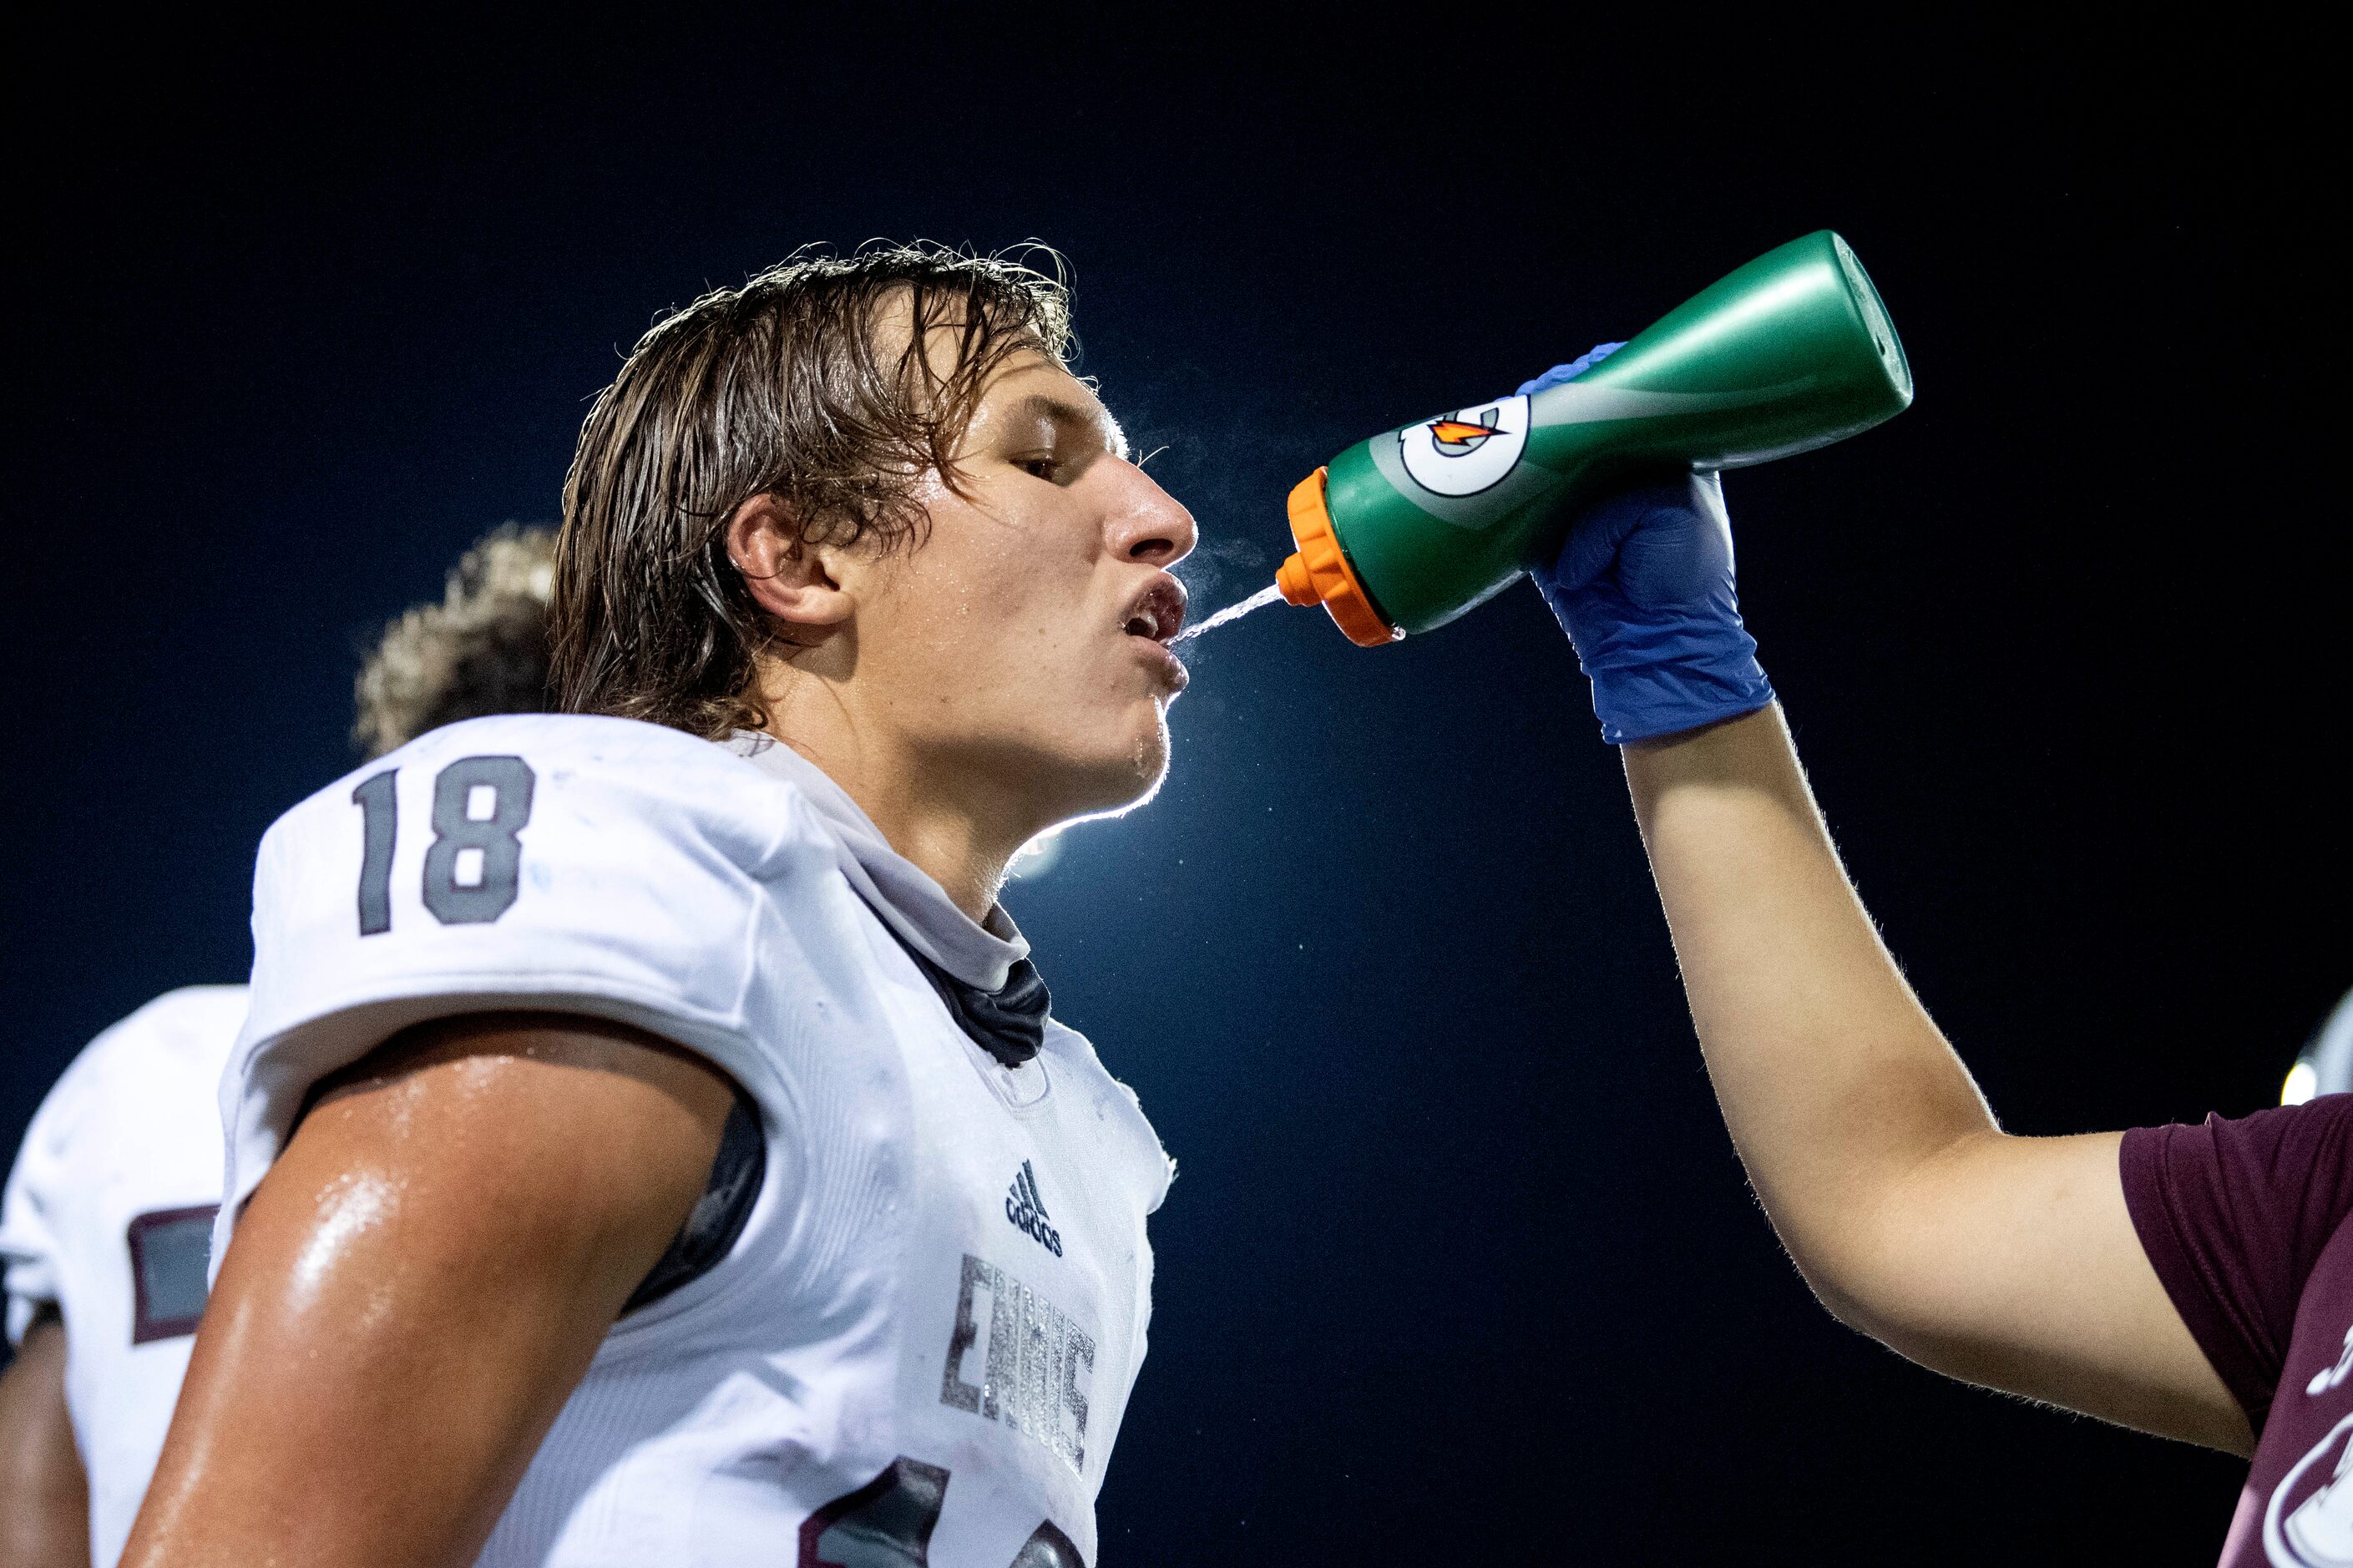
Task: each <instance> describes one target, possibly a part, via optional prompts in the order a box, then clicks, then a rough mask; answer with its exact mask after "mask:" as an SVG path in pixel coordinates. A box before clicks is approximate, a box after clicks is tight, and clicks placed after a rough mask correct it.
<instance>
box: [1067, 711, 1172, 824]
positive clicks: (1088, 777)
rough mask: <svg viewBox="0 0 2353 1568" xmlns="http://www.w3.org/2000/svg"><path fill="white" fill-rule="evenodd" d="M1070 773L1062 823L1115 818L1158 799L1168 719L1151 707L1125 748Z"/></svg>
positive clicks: (1165, 758)
mask: <svg viewBox="0 0 2353 1568" xmlns="http://www.w3.org/2000/svg"><path fill="white" fill-rule="evenodd" d="M1074 760H1075V759H1074ZM1072 773H1073V777H1072V784H1073V785H1074V787H1073V789H1072V791H1071V805H1070V808H1069V809H1068V810H1067V811H1066V812H1065V814H1064V820H1065V821H1070V820H1074V819H1076V818H1079V817H1082V816H1119V815H1121V814H1122V813H1124V812H1129V811H1134V809H1135V808H1136V807H1137V806H1139V805H1144V804H1145V802H1146V801H1149V800H1150V799H1151V798H1152V797H1153V796H1154V795H1158V794H1159V793H1160V785H1161V784H1162V783H1163V782H1164V781H1165V780H1166V778H1167V777H1168V718H1167V715H1166V713H1165V712H1164V711H1163V710H1162V709H1161V706H1160V704H1158V703H1156V702H1155V703H1154V704H1153V707H1152V716H1151V719H1150V721H1149V722H1147V723H1145V724H1142V725H1139V726H1138V727H1137V729H1136V731H1135V732H1134V734H1133V735H1131V736H1130V737H1129V741H1128V744H1127V745H1126V746H1125V747H1124V748H1123V749H1121V750H1120V751H1118V752H1106V753H1104V754H1102V755H1099V756H1095V757H1091V758H1088V759H1087V760H1086V761H1085V762H1084V763H1081V764H1080V765H1079V766H1078V767H1077V768H1074V769H1073V770H1072Z"/></svg>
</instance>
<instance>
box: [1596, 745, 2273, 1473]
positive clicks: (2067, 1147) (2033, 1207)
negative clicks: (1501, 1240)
mask: <svg viewBox="0 0 2353 1568" xmlns="http://www.w3.org/2000/svg"><path fill="white" fill-rule="evenodd" d="M1625 762H1626V777H1627V782H1628V784H1629V785H1630V787H1631V789H1632V792H1633V797H1634V807H1635V811H1636V814H1637V816H1639V817H1640V818H1641V826H1642V836H1643V840H1644V842H1645V844H1647V846H1648V847H1649V849H1650V854H1651V868H1652V871H1653V873H1654V875H1655V876H1656V877H1657V879H1658V885H1659V894H1660V898H1661V900H1662V902H1663V903H1664V904H1665V907H1666V913H1667V923H1668V925H1669V927H1670V928H1671V930H1672V931H1673V934H1674V942H1675V953H1676V957H1677V958H1678V959H1679V960H1680V962H1681V963H1682V966H1683V984H1684V988H1685V990H1686V991H1687V992H1688V993H1689V995H1690V999H1691V1009H1692V1017H1693V1020H1694V1023H1695V1025H1696V1026H1697V1027H1698V1031H1699V1040H1700V1048H1701V1051H1702V1052H1703V1054H1704V1056H1705V1057H1706V1058H1707V1068H1708V1076H1709V1078H1710V1079H1712V1080H1713V1081H1714V1083H1715V1092H1716V1099H1717V1100H1718V1102H1719V1103H1720V1104H1721V1105H1722V1107H1723V1110H1724V1116H1725V1122H1726V1123H1727V1124H1728V1125H1729V1126H1730V1128H1731V1130H1732V1137H1733V1142H1735V1143H1736V1145H1737V1146H1738V1148H1739V1151H1740V1156H1741V1159H1742V1161H1743V1162H1744V1163H1746V1166H1747V1168H1748V1174H1749V1179H1750V1181H1751V1182H1752V1183H1753V1184H1755V1186H1756V1189H1757V1196H1758V1198H1759V1199H1760V1200H1762V1201H1763V1203H1764V1205H1765V1208H1766V1212H1767V1214H1769V1215H1771V1216H1772V1220H1773V1226H1774V1228H1775V1229H1776V1230H1777V1231H1778V1232H1779V1234H1780V1237H1781V1241H1782V1243H1783V1245H1784V1246H1786V1247H1788V1249H1789V1254H1790V1256H1791V1257H1792V1258H1795V1259H1796V1260H1797V1264H1798V1267H1799V1269H1800V1270H1801V1271H1803V1273H1804V1275H1805V1277H1806V1279H1807V1282H1808V1283H1809V1284H1810V1285H1811V1286H1812V1287H1813V1289H1814V1290H1815V1292H1816V1293H1817V1294H1818V1295H1820V1298H1821V1300H1822V1302H1823V1304H1824V1305H1825V1306H1827V1307H1828V1308H1829V1309H1830V1310H1831V1312H1832V1313H1834V1314H1836V1315H1837V1316H1838V1318H1839V1319H1840V1320H1841V1321H1844V1322H1846V1323H1848V1324H1849V1325H1851V1326H1852V1327H1854V1328H1856V1329H1859V1330H1861V1331H1863V1332H1865V1333H1868V1334H1871V1335H1872V1336H1873V1337H1874V1338H1877V1339H1879V1340H1881V1341H1883V1342H1885V1343H1886V1344H1888V1345H1889V1346H1891V1347H1893V1348H1894V1350H1896V1351H1898V1352H1902V1353H1903V1354H1905V1355H1906V1356H1909V1357H1911V1358H1912V1359H1913V1360H1915V1361H1917V1362H1919V1363H1922V1364H1924V1365H1926V1366H1930V1367H1934V1368H1936V1370H1937V1371H1939V1372H1943V1373H1949V1374H1950V1375H1952V1376H1955V1377H1959V1378H1965V1379H1967V1380H1968V1381H1969V1382H1972V1383H1978V1384H1985V1385H1987V1386H1989V1387H1993V1388H2000V1389H2007V1390H2009V1391H2010V1392H2011V1393H2013V1394H2024V1395H2026V1396H2028V1397H2030V1398H2033V1399H2042V1400H2048V1401H2050V1402H2051V1403H2052V1404H2054V1405H2064V1406H2066V1407H2068V1408H2070V1409H2073V1410H2080V1411H2084V1412H2085V1413H2086V1414H2088V1415H2098V1416H2102V1417H2104V1418H2105V1419H2107V1420H2110V1421H2115V1422H2117V1423H2120V1424H2121V1425H2124V1426H2134V1427H2138V1428H2139V1429H2141V1430H2143V1431H2147V1432H2155V1433H2158V1434H2159V1435H2161V1436H2170V1437H2179V1438H2182V1439H2185V1440H2187V1441H2189V1442H2193V1443H2201V1444H2204V1445H2206V1446H2208V1447H2215V1448H2222V1449H2227V1450H2228V1451H2230V1452H2232V1453H2234V1454H2242V1455H2243V1454H2246V1453H2249V1452H2250V1451H2251V1450H2252V1449H2253V1433H2252V1432H2250V1431H2249V1429H2248V1426H2247V1421H2246V1416H2245V1415H2244V1414H2243V1413H2242V1411H2241V1410H2240V1408H2239V1405H2238V1402H2237V1401H2236V1400H2235V1399H2233V1398H2232V1395H2231V1393H2230V1391H2229V1389H2228V1388H2227V1387H2225V1386H2224V1384H2223V1383H2222V1380H2221V1377H2220V1376H2218V1375H2217V1374H2216V1373H2215V1372H2214V1369H2213V1368H2212V1367H2211V1365H2209V1364H2208V1363H2207V1361H2206V1358H2205V1355H2204V1354H2203V1352H2200V1350H2199V1348H2198V1345H2197V1342H2195V1341H2194V1340H2192V1339H2191V1338H2190V1335H2189V1330H2188V1329H2187V1328H2186V1327H2185V1326H2184V1325H2183V1324H2182V1321H2181V1319H2180V1316H2179V1314H2178V1313H2177V1312H2176V1311H2175V1310H2174V1308H2173V1304H2172V1302H2171V1300H2169V1299H2168V1297H2167V1295H2166V1293H2165V1288H2164V1287H2163V1285H2161V1284H2160V1283H2159V1282H2158V1278H2157V1274H2156V1272H2155V1270H2154V1269H2152V1268H2150V1267H2149V1263H2148V1259H2147V1255H2146V1254H2145V1253H2143V1251H2142V1250H2141V1245H2140V1241H2139V1238H2138V1237H2137V1235H2136V1234H2135V1232H2134V1229H2133V1225H2132V1220H2131V1217H2130V1215H2128V1214H2127V1213H2126V1208H2125V1200H2124V1188H2123V1183H2122V1180H2121V1178H2120V1177H2119V1176H2118V1174H2117V1169H2116V1148H2117V1142H2118V1137H2117V1135H2116V1134H2115V1133H2100V1134H2092V1135H2086V1136H2081V1137H2072V1138H2018V1137H2012V1136H2010V1135H2008V1134H2006V1133H2004V1132H2003V1131H2001V1130H2000V1127H1999V1126H1997V1125H1996V1124H1995V1122H1994V1120H1993V1117H1992V1114H1991V1113H1990V1112H1989V1110H1987V1108H1986V1104H1985V1101H1984V1100H1983V1098H1982V1097H1980V1096H1979V1094H1978V1089H1977V1086H1976V1085H1975V1084H1974V1083H1972V1082H1971V1081H1970V1079H1969V1076H1968V1071H1967V1070H1966V1069H1965V1068H1963V1067H1962V1066H1961V1063H1960V1060H1959V1058H1957V1057H1956V1056H1955V1055H1954V1054H1953V1051H1952V1047H1949V1046H1948V1045H1947V1044H1946V1043H1945V1039H1944V1037H1943V1036H1942V1035H1941V1034H1939V1033H1938V1032H1937V1029H1936V1025H1935V1024H1934V1023H1932V1022H1930V1020H1929V1018H1928V1016H1927V1014H1926V1011H1924V1010H1923V1009H1922V1007H1921V1006H1920V1004H1919V1002H1918V1000H1917V999H1916V998H1915V996H1914V995H1913V994H1912V989H1911V987H1910V986H1909V985H1908V984H1905V980H1904V976H1903V974H1902V973H1901V972H1900V971H1898V970H1897V968H1896V966H1895V963H1894V960H1893V959H1892V958H1890V957H1889V956H1888V953H1887V951H1886V949H1885V948H1884V947H1883V946H1882V945H1881V944H1880V942H1879V936H1878V932H1877V931H1876V930H1875V929H1874V928H1873V925H1872V923H1871V920H1870V918H1869V916H1867V915H1866V914H1865V913H1864V912H1863V909H1862V903H1861V902H1860V900H1858V899H1857V898H1856V896H1855V893H1854V890H1853V889H1852V887H1850V886H1849V885H1848V882H1847V879H1846V873H1845V870H1844V869H1843V868H1841V865H1840V864H1839V860H1838V856H1837V853H1836V851H1835V850H1833V849H1832V847H1831V840H1830V835H1829V833H1828V832H1827V830H1826V829H1825V828H1824V827H1823V826H1822V821H1821V816H1820V813H1819V812H1818V811H1817V810H1816V809H1815V805H1814V801H1813V795H1812V794H1811V792H1810V790H1809V789H1808V787H1807V784H1806V780H1805V775H1804V773H1802V771H1801V770H1800V769H1799V764H1798V757H1797V752H1796V751H1795V750H1794V748H1793V747H1792V746H1791V744H1790V742H1789V735H1788V729H1787V728H1786V727H1785V726H1784V724H1783V723H1782V720H1781V713H1780V710H1779V708H1778V706H1775V707H1768V708H1767V709H1764V710H1760V711H1758V712H1756V713H1752V714H1749V715H1747V716H1746V717H1745V718H1740V719H1734V720H1730V721H1726V722H1725V723H1721V724H1717V725H1714V726H1712V727H1710V728H1708V729H1704V730H1699V731H1692V732H1690V733H1687V734H1683V735H1674V736H1669V737H1667V738H1665V739H1663V740H1659V741H1653V742H1641V743H1638V744H1634V745H1630V746H1628V747H1626V748H1625Z"/></svg>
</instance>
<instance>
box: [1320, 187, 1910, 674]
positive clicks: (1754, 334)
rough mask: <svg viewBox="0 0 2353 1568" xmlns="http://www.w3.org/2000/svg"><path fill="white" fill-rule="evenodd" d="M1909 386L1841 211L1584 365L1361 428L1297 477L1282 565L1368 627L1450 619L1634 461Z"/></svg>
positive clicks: (1731, 458)
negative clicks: (1543, 380)
mask: <svg viewBox="0 0 2353 1568" xmlns="http://www.w3.org/2000/svg"><path fill="white" fill-rule="evenodd" d="M1911 401H1912V371H1911V367H1910V366H1909V365H1907V364H1906V363H1905V359H1904V345H1903V344H1902V343H1900V342H1897V341H1896V337H1895V328H1894V325H1893V324H1892V323H1890V322H1889V321H1888V319H1887V309H1886V307H1885V306H1884V305H1883V304H1881V303H1880V300H1879V293H1878V291H1877V290H1876V289H1873V288H1872V286H1871V279H1869V278H1868V277H1866V276H1864V274H1863V270H1862V263H1861V262H1859V261H1857V260H1856V259H1855V257H1854V252H1853V251H1852V250H1851V249H1849V248H1848V247H1847V243H1846V241H1844V240H1843V239H1841V238H1840V237H1838V236H1837V235H1835V234H1832V233H1831V231H1830V230H1828V229H1823V230H1821V231H1820V232H1819V233H1815V234H1810V235H1808V236H1807V237H1805V238H1803V239H1799V240H1792V241H1791V242H1790V243H1788V245H1785V246H1782V247H1780V248H1779V249H1778V250H1773V251H1768V252H1767V253H1766V254H1765V255H1763V256H1760V257H1758V258H1757V259H1756V260H1754V261H1752V262H1750V263H1749V264H1748V265H1747V266H1746V267H1743V268H1740V269H1739V270H1738V271H1737V272H1735V273H1733V274H1732V275H1731V276H1730V277H1728V278H1725V279H1722V280H1721V281H1719V282H1717V283H1715V284H1714V285H1713V286H1711V287H1709V288H1707V289H1704V290H1702V291H1701V292H1700V293H1698V294H1696V295H1694V296H1693V297H1692V298H1691V299H1690V300H1685V301H1684V302H1683V304H1682V305H1680V306H1678V307H1677V308H1676V309H1675V310H1672V311H1671V312H1669V313H1668V314H1667V315H1666V316H1665V317H1664V318H1663V319H1662V320H1661V321H1658V322H1657V323H1656V324H1654V325H1653V326H1651V328H1650V329H1649V330H1647V331H1644V332H1642V333H1641V335H1640V336H1639V337H1636V338H1634V339H1633V340H1631V341H1630V342H1628V343H1627V344H1626V346H1625V347H1624V348H1621V349H1620V350H1619V351H1618V352H1617V353H1614V354H1611V355H1610V356H1609V358H1608V359H1606V360H1604V361H1602V362H1601V363H1599V364H1597V365H1595V366H1593V367H1592V368H1591V369H1589V370H1588V371H1587V372H1585V374H1582V375H1579V376H1578V377H1577V378H1576V379H1575V380H1573V381H1568V382H1564V383H1563V384H1560V385H1558V386H1555V387H1549V388H1547V389H1546V390H1545V391H1543V392H1539V393H1536V394H1535V395H1533V396H1522V397H1495V398H1489V399H1488V400H1486V401H1485V402H1483V403H1478V404H1473V405H1471V406H1470V407H1467V408H1458V409H1454V410H1452V411H1451V412H1449V413H1446V414H1442V415H1440V416H1438V417H1437V418H1435V419H1424V420H1420V421H1419V422H1417V423H1415V424H1412V425H1408V426H1403V427H1402V428H1400V429H1397V430H1391V431H1388V432H1387V433H1385V434H1383V435H1379V436H1376V437H1373V438H1372V439H1371V440H1369V441H1362V442H1359V443H1357V444H1356V446H1353V447H1349V448H1348V449H1347V450H1346V451H1345V452H1342V453H1341V454H1340V455H1339V456H1338V457H1336V458H1333V459H1332V460H1331V462H1330V463H1328V464H1326V465H1325V466H1324V468H1318V469H1316V470H1315V472H1314V473H1313V474H1311V475H1309V476H1308V477H1307V478H1306V479H1303V480H1302V481H1301V482H1300V484H1299V486H1298V488H1296V489H1293V491H1292V492H1291V501H1290V510H1291V531H1292V536H1293V538H1294V539H1296V540H1297V541H1298V543H1299V551H1298V553H1297V554H1294V555H1293V556H1292V557H1291V558H1290V559H1289V560H1288V561H1286V562H1284V563H1283V564H1282V571H1281V572H1280V573H1279V574H1277V576H1276V579H1275V581H1276V584H1277V586H1278V587H1279V588H1280V589H1281V590H1282V596H1283V598H1285V599H1287V600H1288V601H1290V602H1291V603H1292V604H1294V605H1314V604H1321V605H1323V606H1324V609H1325V610H1327V611H1328V612H1330V614H1331V616H1332V619H1333V622H1334V623H1335V625H1337V626H1339V628H1340V629H1341V630H1342V631H1343V632H1345V633H1346V634H1347V637H1348V638H1349V640H1350V641H1352V642H1355V643H1357V644H1359V645H1361V646H1364V647H1374V646H1377V645H1378V644H1381V643H1386V642H1393V641H1395V640H1396V639H1398V637H1403V636H1405V634H1406V633H1408V632H1426V631H1428V630H1430V628H1431V627H1433V626H1444V625H1445V624H1446V623H1447V622H1449V621H1451V620H1452V619H1454V618H1455V617H1456V616H1460V615H1461V614H1463V613H1464V612H1465V611H1467V610H1470V609H1471V608H1472V607H1473V606H1475V605H1479V604H1481V603H1482V602H1483V601H1485V600H1486V599H1488V598H1491V597H1493V595H1495V594H1497V593H1499V592H1501V591H1502V590H1503V589H1504V587H1505V586H1507V585H1508V584H1511V583H1512V582H1513V581H1514V579H1515V578H1517V577H1518V576H1519V575H1520V574H1522V573H1523V572H1525V571H1526V570H1527V569H1528V568H1529V567H1530V566H1531V565H1533V564H1535V563H1537V562H1540V561H1542V560H1545V559H1546V558H1547V557H1548V556H1549V555H1550V554H1551V552H1554V551H1556V550H1558V549H1559V548H1560V541H1561V537H1562V535H1563V533H1564V532H1565V531H1567V526H1568V521H1569V519H1570V518H1572V517H1574V516H1575V515H1576V513H1577V509H1578V508H1579V507H1580V506H1582V505H1583V504H1584V503H1585V502H1587V501H1588V500H1591V499H1592V498H1593V497H1594V496H1596V495H1598V494H1599V493H1600V492H1601V491H1603V490H1604V489H1608V488H1609V486H1610V485H1612V484H1613V483H1615V482H1616V481H1618V480H1619V479H1621V478H1624V477H1625V476H1627V475H1629V474H1630V473H1632V472H1634V471H1636V470H1639V469H1646V468H1647V469H1656V468H1660V467H1662V466H1668V465H1674V466H1681V467H1686V468H1702V469H1704V468H1745V467H1746V466H1747V465H1749V464H1751V463H1763V462H1769V461H1770V460H1772V459H1773V458H1786V457H1788V456H1789V455H1790V454H1791V453H1794V452H1808V451H1811V450H1812V449H1813V448H1815V447H1826V446H1828V445H1830V444H1831V442H1833V441H1840V440H1843V439H1845V438H1846V437H1849V436H1852V435H1854V434H1855V433H1857V432H1858V431H1862V430H1868V429H1870V428H1871V427H1872V426H1873V425H1876V424H1878V423H1879V422H1880V421H1881V420H1883V419H1886V418H1888V417H1890V416H1894V415H1895V414H1899V413H1901V412H1903V410H1904V409H1905V407H1906V406H1907V405H1910V403H1911Z"/></svg>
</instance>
